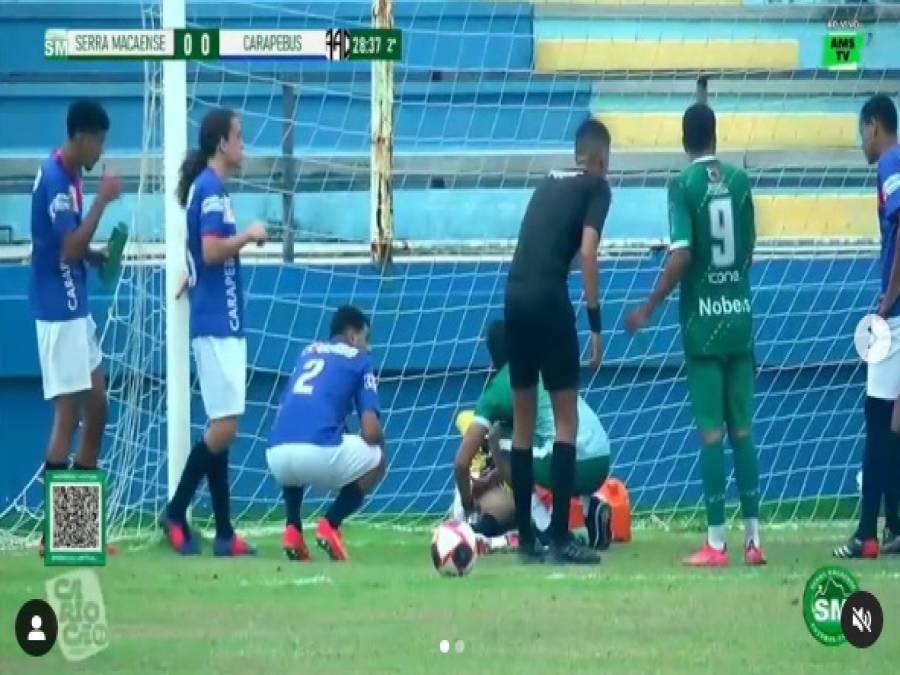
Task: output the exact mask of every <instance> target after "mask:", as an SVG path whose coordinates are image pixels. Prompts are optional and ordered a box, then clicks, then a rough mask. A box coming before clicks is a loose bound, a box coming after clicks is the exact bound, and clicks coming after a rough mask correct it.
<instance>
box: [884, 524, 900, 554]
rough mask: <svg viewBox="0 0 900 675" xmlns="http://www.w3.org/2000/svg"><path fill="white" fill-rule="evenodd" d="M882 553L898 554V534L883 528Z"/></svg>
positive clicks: (899, 541)
mask: <svg viewBox="0 0 900 675" xmlns="http://www.w3.org/2000/svg"><path fill="white" fill-rule="evenodd" d="M881 552H882V553H893V554H897V553H900V533H898V532H893V531H892V530H891V529H890V528H889V527H885V528H884V534H883V535H882V537H881Z"/></svg>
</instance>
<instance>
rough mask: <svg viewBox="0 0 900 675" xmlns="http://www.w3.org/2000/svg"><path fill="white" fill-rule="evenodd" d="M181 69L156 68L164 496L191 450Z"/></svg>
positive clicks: (176, 2) (174, 13)
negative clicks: (179, 193)
mask: <svg viewBox="0 0 900 675" xmlns="http://www.w3.org/2000/svg"><path fill="white" fill-rule="evenodd" d="M162 25H163V27H165V28H184V27H185V0H162ZM187 102H188V92H187V65H186V63H185V62H184V61H166V62H164V63H163V64H162V108H163V190H164V194H163V217H164V218H165V228H164V231H165V294H166V297H165V325H166V330H165V336H166V344H165V350H166V375H165V392H166V394H165V401H166V403H165V405H166V416H165V420H166V445H167V455H168V471H167V474H168V476H167V483H168V494H169V498H171V497H172V496H173V495H174V494H175V489H176V487H177V486H178V481H179V480H180V478H181V472H182V471H183V469H184V465H185V462H187V457H188V452H189V449H190V445H191V383H190V353H189V347H190V345H189V334H190V333H189V322H190V315H189V311H188V299H187V294H183V295H181V297H177V296H178V293H179V291H180V290H181V286H182V283H183V282H184V278H185V274H186V270H187V265H186V257H185V250H184V247H185V226H186V222H185V213H184V210H183V209H182V208H181V206H180V205H179V204H178V201H177V198H176V195H175V192H176V186H177V185H178V173H179V169H180V166H181V162H182V160H183V159H184V156H185V153H186V152H187V147H188V140H187V119H188V117H187Z"/></svg>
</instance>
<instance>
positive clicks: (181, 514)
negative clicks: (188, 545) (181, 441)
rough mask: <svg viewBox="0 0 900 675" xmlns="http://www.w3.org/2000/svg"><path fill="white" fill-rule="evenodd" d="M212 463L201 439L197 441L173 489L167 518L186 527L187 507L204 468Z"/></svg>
mask: <svg viewBox="0 0 900 675" xmlns="http://www.w3.org/2000/svg"><path fill="white" fill-rule="evenodd" d="M211 461H212V455H211V454H210V452H209V448H207V447H206V443H205V442H204V441H203V439H200V440H199V441H197V443H196V444H195V445H194V447H193V448H191V454H189V455H188V458H187V462H185V465H184V470H183V471H182V472H181V480H179V481H178V487H177V488H175V495H174V496H173V497H172V501H170V502H169V517H170V518H172V519H173V520H175V521H176V522H178V523H181V524H182V525H186V524H187V523H186V519H187V516H186V514H187V507H188V504H189V503H190V501H191V500H192V499H193V498H194V494H195V493H196V492H197V486H199V485H200V481H202V480H203V476H205V475H206V467H207V466H208V465H209V463H210V462H211Z"/></svg>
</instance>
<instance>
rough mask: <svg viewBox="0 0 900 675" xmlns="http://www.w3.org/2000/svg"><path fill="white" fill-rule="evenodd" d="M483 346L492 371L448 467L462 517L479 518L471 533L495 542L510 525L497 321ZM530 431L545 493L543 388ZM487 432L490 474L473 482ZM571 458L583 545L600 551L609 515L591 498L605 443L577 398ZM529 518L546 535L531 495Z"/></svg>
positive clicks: (547, 445) (602, 473)
mask: <svg viewBox="0 0 900 675" xmlns="http://www.w3.org/2000/svg"><path fill="white" fill-rule="evenodd" d="M486 341H487V346H488V351H489V352H490V355H491V362H492V365H493V367H494V368H495V369H496V372H495V373H494V375H492V377H491V379H490V381H489V382H488V386H487V388H486V389H485V391H484V392H483V393H482V395H481V396H480V397H479V399H478V403H477V404H476V407H475V413H474V416H473V417H472V420H471V423H469V425H468V426H467V428H466V429H465V432H464V433H463V440H462V443H461V444H460V447H459V450H458V451H457V453H456V459H455V460H454V465H453V466H454V475H455V478H456V485H457V490H458V493H459V500H460V503H461V505H462V508H463V510H464V512H465V513H466V515H467V516H468V515H471V514H473V513H476V512H479V513H480V514H481V515H480V517H479V518H478V520H477V521H476V523H475V525H474V526H473V529H474V530H475V532H476V533H479V534H482V535H483V536H485V537H495V536H498V535H501V534H503V533H505V532H506V531H508V530H509V529H510V528H511V527H513V526H514V522H515V504H514V502H513V499H512V495H511V494H510V493H509V491H508V489H506V488H505V487H504V486H503V483H506V484H509V481H510V470H509V451H510V448H509V447H508V444H507V447H506V448H505V449H503V448H502V447H501V436H502V434H503V429H504V428H506V429H509V428H511V426H512V422H513V399H512V387H511V385H510V379H509V366H508V364H507V359H506V348H505V345H506V332H505V328H504V322H503V321H495V322H494V323H492V324H491V325H490V327H489V328H488V332H487V337H486ZM534 429H535V431H534V453H533V458H534V459H533V465H534V477H535V483H536V484H537V485H539V486H541V487H543V488H545V489H550V487H551V479H550V473H551V472H550V466H551V458H552V453H553V441H554V437H555V426H554V422H553V410H552V407H551V405H550V399H549V395H548V394H547V392H546V391H545V390H544V388H543V386H539V387H538V405H537V415H536V420H535V427H534ZM460 431H462V429H461V430H460ZM489 432H490V433H489ZM488 433H489V435H488V445H489V448H490V456H491V458H492V460H493V464H494V469H492V470H489V471H488V473H487V474H485V475H483V476H479V478H478V479H476V480H475V481H474V482H473V481H471V468H472V464H473V462H474V461H475V460H476V458H477V456H478V452H479V449H480V448H481V445H482V442H483V441H484V439H485V435H486V434H488ZM575 454H576V457H575V480H574V490H573V494H574V495H577V496H583V502H584V506H585V521H586V523H587V526H588V538H589V543H590V544H591V545H592V546H594V547H596V548H605V547H606V546H608V545H609V510H608V508H603V504H602V502H601V500H600V499H598V498H597V497H595V496H593V493H594V492H595V491H596V490H597V489H598V488H599V487H600V486H601V485H603V483H604V481H605V480H606V478H607V476H609V465H610V461H609V438H608V437H607V434H606V430H605V429H604V428H603V425H602V424H601V423H600V420H599V419H598V418H597V415H596V413H594V411H593V410H591V408H590V406H588V404H587V402H586V401H585V400H584V399H583V398H581V397H580V396H579V397H578V434H577V438H576V443H575ZM476 497H478V499H477V500H476ZM532 517H533V519H534V520H535V524H536V525H537V529H538V530H546V528H547V526H548V525H549V514H548V512H547V510H546V508H545V507H544V506H543V505H542V504H541V503H540V501H539V500H538V499H537V497H536V496H534V495H533V496H532Z"/></svg>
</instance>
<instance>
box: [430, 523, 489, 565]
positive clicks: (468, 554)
mask: <svg viewBox="0 0 900 675" xmlns="http://www.w3.org/2000/svg"><path fill="white" fill-rule="evenodd" d="M477 557H478V553H477V551H476V548H475V533H474V532H473V531H472V528H471V527H469V526H468V525H467V524H466V523H464V522H463V521H461V520H448V521H447V522H446V523H441V524H440V525H438V528H437V529H436V530H435V531H434V536H433V537H432V538H431V561H432V562H433V563H434V569H436V570H437V571H438V574H442V575H444V576H447V577H463V576H465V575H467V574H468V573H469V572H471V571H472V568H473V567H474V566H475V559H476V558H477Z"/></svg>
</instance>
